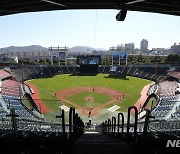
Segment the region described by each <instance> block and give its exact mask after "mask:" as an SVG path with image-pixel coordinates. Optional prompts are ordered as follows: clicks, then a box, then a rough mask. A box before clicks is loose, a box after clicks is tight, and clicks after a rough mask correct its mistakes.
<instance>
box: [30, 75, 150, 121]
mask: <svg viewBox="0 0 180 154" xmlns="http://www.w3.org/2000/svg"><path fill="white" fill-rule="evenodd" d="M29 82H30V83H31V84H33V85H35V86H36V87H37V89H38V91H39V95H40V98H41V99H42V100H43V102H44V103H45V104H46V105H47V106H48V108H49V109H50V110H51V112H50V113H48V114H46V115H45V116H46V117H47V120H52V117H54V115H55V114H57V112H58V111H59V106H60V105H63V104H64V105H66V106H70V105H69V104H67V103H65V102H59V101H58V100H57V99H56V98H55V97H54V95H53V93H54V92H57V91H60V90H63V89H67V88H72V87H80V86H81V87H82V86H96V87H106V88H111V89H115V90H120V91H122V92H124V93H126V94H127V96H126V97H125V98H124V99H123V100H122V101H121V102H116V103H113V104H110V105H108V106H105V108H104V109H107V108H109V107H111V106H113V105H115V104H116V105H119V106H120V107H121V108H120V109H119V111H122V112H126V111H127V108H128V107H129V106H132V105H134V104H135V103H136V101H137V100H138V98H139V97H140V92H141V90H142V88H143V87H144V86H145V85H147V84H149V83H150V82H151V81H148V80H144V79H139V78H135V77H127V79H126V80H124V79H115V78H108V74H98V75H96V76H71V75H69V74H64V75H57V76H54V77H52V78H41V79H37V80H31V81H29ZM89 95H93V97H94V98H95V99H94V103H98V104H103V103H104V102H107V101H108V100H109V99H110V97H109V96H104V95H103V94H97V93H96V94H92V93H91V92H83V93H79V94H76V95H72V96H69V97H68V99H69V100H71V101H72V102H75V103H77V104H78V103H79V105H80V106H82V105H83V106H84V107H90V104H89V102H86V103H87V104H86V103H84V102H85V101H84V97H86V96H89ZM82 102H83V104H82ZM98 104H97V105H98ZM94 106H95V105H94ZM91 107H93V106H91ZM106 115H107V113H106ZM98 116H99V115H98ZM101 117H102V118H103V114H102V115H101ZM102 118H101V119H102Z"/></svg>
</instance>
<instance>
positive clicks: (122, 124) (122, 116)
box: [117, 113, 124, 135]
mask: <svg viewBox="0 0 180 154" xmlns="http://www.w3.org/2000/svg"><path fill="white" fill-rule="evenodd" d="M120 116H121V120H122V122H121V128H122V129H121V133H122V135H123V134H124V114H123V113H118V123H117V124H118V130H117V132H118V134H119V127H120Z"/></svg>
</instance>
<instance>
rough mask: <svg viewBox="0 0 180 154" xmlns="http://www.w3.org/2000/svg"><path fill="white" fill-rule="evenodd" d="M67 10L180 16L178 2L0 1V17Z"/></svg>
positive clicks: (137, 0) (96, 0)
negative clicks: (114, 10) (115, 10)
mask: <svg viewBox="0 0 180 154" xmlns="http://www.w3.org/2000/svg"><path fill="white" fill-rule="evenodd" d="M66 9H67V10H68V9H117V10H131V11H141V12H155V13H163V14H170V15H178V16H180V1H179V0H1V1H0V16H3V15H10V14H16V13H25V12H38V11H51V10H66Z"/></svg>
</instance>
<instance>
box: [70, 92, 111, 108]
mask: <svg viewBox="0 0 180 154" xmlns="http://www.w3.org/2000/svg"><path fill="white" fill-rule="evenodd" d="M88 96H91V97H93V98H94V99H93V100H92V101H88V100H85V98H86V97H88ZM68 100H70V101H72V102H74V103H75V104H77V105H79V106H81V107H84V108H91V107H92V108H94V107H97V106H99V105H101V104H104V103H106V102H107V101H110V100H111V97H110V96H107V95H104V94H101V93H96V92H91V91H87V92H82V93H79V94H76V95H72V96H69V97H68Z"/></svg>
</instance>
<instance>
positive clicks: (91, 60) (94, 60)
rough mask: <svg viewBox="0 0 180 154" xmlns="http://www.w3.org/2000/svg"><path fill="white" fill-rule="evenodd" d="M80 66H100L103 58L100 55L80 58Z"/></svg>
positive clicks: (78, 62)
mask: <svg viewBox="0 0 180 154" xmlns="http://www.w3.org/2000/svg"><path fill="white" fill-rule="evenodd" d="M77 64H78V65H100V64H101V56H100V55H88V56H78V57H77Z"/></svg>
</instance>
